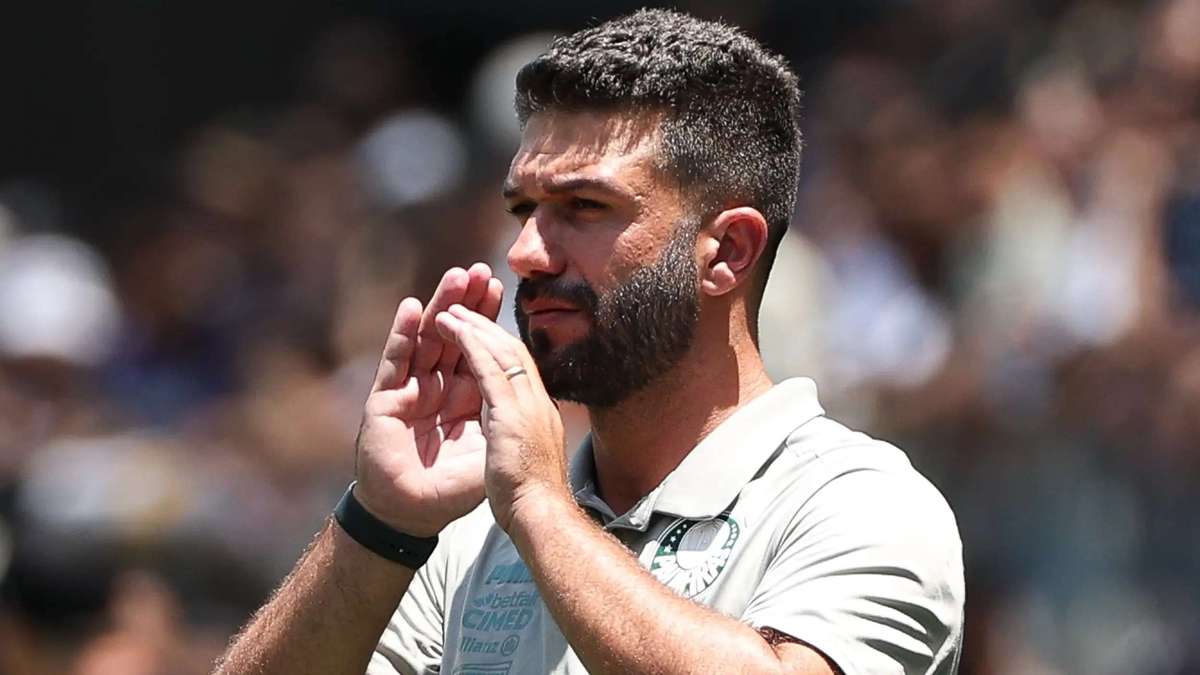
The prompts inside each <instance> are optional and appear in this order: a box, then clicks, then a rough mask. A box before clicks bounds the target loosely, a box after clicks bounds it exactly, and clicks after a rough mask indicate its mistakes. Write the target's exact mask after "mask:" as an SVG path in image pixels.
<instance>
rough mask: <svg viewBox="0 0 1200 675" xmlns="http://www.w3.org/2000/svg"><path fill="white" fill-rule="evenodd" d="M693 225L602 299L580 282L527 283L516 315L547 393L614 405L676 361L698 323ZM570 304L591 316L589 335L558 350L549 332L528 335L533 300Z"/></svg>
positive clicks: (679, 231)
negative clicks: (528, 311) (527, 306)
mask: <svg viewBox="0 0 1200 675" xmlns="http://www.w3.org/2000/svg"><path fill="white" fill-rule="evenodd" d="M695 231H696V230H695V228H694V227H689V226H688V225H686V224H685V225H683V226H681V227H678V228H676V231H675V233H674V234H673V236H672V238H671V241H670V242H669V243H668V244H667V247H666V248H665V249H663V252H662V254H661V255H659V258H658V260H657V261H656V262H655V263H654V264H653V265H650V266H648V267H643V268H642V269H640V270H638V271H637V272H634V274H633V275H632V276H630V277H629V279H627V280H625V281H624V282H622V283H621V284H620V285H618V286H617V287H616V288H613V289H612V290H610V291H608V292H606V293H605V294H604V295H602V296H597V295H596V292H595V291H594V290H592V287H591V286H589V285H588V284H587V282H584V281H582V280H578V281H574V280H566V279H562V278H534V279H522V280H521V281H520V283H519V284H518V285H517V296H516V318H517V328H518V329H519V330H520V332H521V339H522V340H523V341H524V342H525V346H527V347H528V348H529V351H530V353H531V354H532V355H533V359H534V361H535V362H536V363H537V366H538V370H539V371H541V375H542V382H543V383H545V385H546V391H548V392H549V393H550V396H551V397H553V398H555V399H558V400H562V401H574V402H576V403H582V404H584V405H586V406H590V407H595V408H611V407H612V406H614V405H616V404H618V403H620V402H621V401H624V400H625V399H626V398H628V397H629V395H630V394H633V393H634V392H636V391H638V390H640V389H642V388H643V387H645V386H646V385H648V384H650V383H651V382H653V381H654V380H656V379H657V378H659V377H661V376H662V375H663V374H664V373H666V372H668V371H670V370H671V369H672V368H674V367H675V365H676V364H677V363H679V361H680V359H682V358H683V356H684V354H686V353H687V351H688V350H689V349H690V348H691V346H692V341H693V340H694V338H695V335H696V324H697V323H698V322H699V319H700V300H699V297H698V292H699V289H698V283H699V282H698V279H697V274H696V261H695V257H694V256H695V238H694V235H695ZM547 297H548V298H555V299H560V300H564V301H566V302H569V303H571V304H573V305H575V306H576V307H578V308H579V310H580V311H582V312H583V313H584V314H585V315H586V316H589V317H591V319H592V328H591V330H590V331H588V333H587V335H585V336H584V337H582V338H580V339H579V340H576V341H575V342H572V343H570V344H566V345H563V346H561V347H559V348H558V349H555V348H554V347H553V345H552V344H551V342H550V338H549V336H548V335H546V333H545V332H544V331H540V330H539V331H535V332H534V333H533V334H530V332H529V317H528V316H526V315H525V313H524V311H522V309H521V307H522V305H523V303H524V302H526V301H528V300H532V299H534V298H547Z"/></svg>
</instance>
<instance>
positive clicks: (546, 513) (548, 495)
mask: <svg viewBox="0 0 1200 675" xmlns="http://www.w3.org/2000/svg"><path fill="white" fill-rule="evenodd" d="M509 514H510V517H509V523H508V528H506V529H507V530H508V534H509V537H511V538H512V539H513V540H514V542H515V541H516V540H517V539H533V538H536V537H537V533H538V532H540V531H543V530H545V529H546V528H548V527H556V526H559V525H561V524H563V523H565V522H567V521H569V520H570V519H572V518H577V517H580V516H582V515H583V511H582V510H581V509H580V508H579V505H578V504H576V503H575V498H574V496H572V495H571V493H570V492H569V491H566V490H558V489H553V488H551V487H550V486H540V487H530V488H527V489H525V490H524V491H522V492H521V494H520V495H519V496H518V497H516V498H514V499H513V501H512V506H511V508H510V510H509Z"/></svg>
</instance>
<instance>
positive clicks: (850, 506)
mask: <svg viewBox="0 0 1200 675" xmlns="http://www.w3.org/2000/svg"><path fill="white" fill-rule="evenodd" d="M517 89H518V93H517V110H518V114H519V117H520V119H521V121H522V124H523V126H524V135H523V141H522V144H521V147H520V149H519V150H518V152H517V155H516V157H515V158H514V160H513V163H512V166H511V168H510V171H509V175H508V178H507V180H506V182H505V186H504V195H505V198H506V199H507V200H508V204H509V210H510V211H511V213H512V214H513V215H514V217H515V218H516V220H517V221H518V223H519V226H520V232H519V234H518V235H517V239H516V242H515V243H514V244H513V245H512V248H511V250H510V251H509V260H508V262H509V265H510V266H511V267H512V268H513V270H514V271H515V272H516V273H517V274H518V275H519V277H520V280H521V281H520V286H519V288H518V290H517V294H516V300H517V303H516V304H517V314H518V325H519V328H520V333H521V340H517V339H516V338H514V337H512V336H510V335H508V334H507V333H506V332H505V331H504V330H503V329H501V328H499V327H498V326H497V325H496V324H495V323H494V321H493V320H494V319H495V317H496V313H497V311H498V307H499V305H500V295H501V291H502V289H501V287H500V284H499V282H498V281H496V280H495V279H493V278H491V273H490V270H489V269H488V268H487V267H486V266H484V265H475V266H473V267H472V268H471V269H469V270H451V271H450V272H448V273H447V274H446V276H445V277H444V278H443V279H442V282H441V284H440V286H439V287H438V289H437V291H436V292H435V293H434V296H433V298H432V299H431V300H430V302H429V304H428V305H427V306H425V307H422V306H421V303H420V302H418V301H417V300H415V299H412V298H409V299H406V300H404V301H403V302H402V303H401V304H400V307H399V309H398V311H397V313H396V317H395V321H394V324H393V326H392V330H391V333H390V335H389V337H388V340H387V343H386V346H385V347H384V352H383V357H382V359H381V361H380V365H379V371H378V374H377V376H376V378H375V382H374V385H373V387H372V390H371V394H370V396H369V398H368V400H367V403H366V412H365V415H364V421H363V425H362V429H361V432H360V436H359V439H358V447H357V463H356V473H357V483H355V484H354V485H353V486H352V489H351V490H350V491H348V493H347V496H346V497H344V498H343V501H342V503H341V504H339V506H338V509H337V510H336V520H335V522H331V523H330V524H329V525H327V527H326V528H325V530H324V531H323V532H322V533H321V534H320V535H319V536H318V538H317V540H316V541H315V543H314V544H313V545H312V547H311V549H310V550H309V551H308V553H307V554H306V555H305V556H304V558H303V559H302V560H301V562H300V563H299V564H298V566H297V568H296V570H295V571H294V572H293V573H292V575H291V576H290V577H289V579H288V580H287V581H286V582H285V583H284V585H283V587H282V588H281V589H280V590H279V591H278V593H277V594H276V596H275V597H274V598H273V599H272V600H271V601H270V602H269V603H268V604H267V606H266V607H264V608H263V609H262V610H261V611H260V612H259V613H258V615H257V616H256V617H255V618H254V620H253V621H252V622H251V624H250V625H249V626H248V627H247V628H246V629H245V631H243V633H242V634H241V636H239V638H238V639H237V640H236V641H235V643H234V644H233V646H232V647H231V648H230V651H229V653H228V654H227V656H226V658H225V659H224V662H223V664H222V666H221V669H220V672H223V673H362V672H363V671H364V670H366V671H368V672H370V673H430V672H442V673H570V674H575V673H583V672H590V673H650V672H653V673H802V674H806V675H808V674H811V675H816V674H829V673H837V672H842V673H847V674H857V673H939V674H940V673H953V672H954V671H955V669H956V667H957V661H958V649H959V645H960V643H961V635H962V601H963V579H962V562H961V546H960V543H959V539H958V534H957V530H956V525H955V523H954V518H953V515H952V514H951V512H950V510H949V508H948V507H947V505H946V503H945V501H944V500H943V499H942V497H941V495H940V494H939V493H938V492H937V491H936V490H935V489H934V488H933V487H932V486H930V485H929V483H928V482H926V481H925V480H924V479H923V478H921V477H920V475H919V474H917V473H916V472H915V471H914V470H913V468H912V467H911V465H910V464H909V463H908V460H907V459H906V457H905V456H904V454H903V453H902V452H900V451H899V450H896V449H895V448H893V447H891V446H888V445H886V444H883V443H880V442H878V441H874V440H872V439H870V438H868V437H866V436H863V435H861V434H857V433H853V432H851V431H849V430H847V429H845V428H844V427H842V426H840V425H838V424H836V423H835V422H833V421H831V420H829V419H827V418H825V417H824V416H823V412H822V410H821V408H820V407H819V405H818V403H817V400H816V391H815V387H814V386H813V384H812V383H811V382H810V381H807V380H789V381H785V382H782V383H780V384H777V385H773V384H772V383H771V381H770V380H769V379H768V377H767V375H766V373H765V371H764V369H763V365H762V361H761V359H760V357H759V352H758V349H757V345H756V326H755V322H756V315H757V310H758V305H759V302H760V300H761V297H762V293H763V290H764V287H765V284H766V277H767V272H768V270H769V268H770V265H771V261H772V258H773V256H774V252H775V249H776V246H777V245H778V243H779V240H780V238H781V237H782V235H783V232H784V230H785V228H786V227H787V223H788V220H789V217H790V215H791V212H792V207H793V202H794V198H795V185H796V180H797V173H798V170H799V156H800V133H799V128H798V122H797V120H798V113H799V107H800V103H799V98H800V95H799V90H798V87H797V84H796V78H795V76H794V75H793V74H792V73H791V72H790V71H789V70H788V69H787V68H786V66H785V65H784V64H783V62H782V61H781V60H780V59H779V58H777V57H775V56H772V55H770V54H768V53H766V52H765V51H764V50H763V49H762V48H761V47H760V46H759V45H758V44H757V43H755V42H754V41H752V40H750V39H749V38H747V37H745V36H743V35H742V34H740V33H739V32H737V31H736V30H734V29H731V28H728V27H726V26H722V25H718V24H713V23H707V22H702V21H698V20H695V19H692V18H690V17H686V16H683V15H680V14H676V13H671V12H664V11H641V12H638V13H636V14H634V15H632V16H629V17H625V18H621V19H617V20H615V21H611V22H609V23H606V24H603V25H601V26H598V27H596V28H592V29H588V30H584V31H582V32H580V33H577V34H575V35H571V36H568V37H565V38H561V39H559V40H557V41H556V42H555V43H554V44H553V45H552V46H551V48H550V50H549V51H548V53H546V54H545V55H543V56H541V57H539V58H538V59H536V60H535V61H533V62H532V63H530V64H529V65H527V66H526V67H525V68H524V69H523V70H522V71H521V73H520V74H519V76H518V78H517ZM555 399H559V400H564V399H565V400H573V401H579V402H582V403H584V404H585V405H587V407H588V411H589V415H590V418H591V423H592V434H591V437H590V439H589V441H588V442H587V443H585V444H584V447H583V448H582V449H581V450H580V451H579V452H578V453H576V455H575V456H574V458H573V459H572V461H571V463H570V467H569V468H568V462H567V459H566V451H565V449H564V448H563V430H562V423H561V420H560V417H559V414H558V411H557V409H556V407H555V405H554V403H553V401H554V400H555ZM484 497H486V498H487V503H486V505H484V506H479V505H480V502H481V500H483V499H484ZM435 535H440V542H441V543H440V544H438V545H437V547H436V549H434V550H433V553H432V557H430V556H429V550H430V549H431V548H432V547H433V544H434V541H433V540H432V539H431V537H433V536H435ZM397 605H398V608H397ZM381 635H382V637H381Z"/></svg>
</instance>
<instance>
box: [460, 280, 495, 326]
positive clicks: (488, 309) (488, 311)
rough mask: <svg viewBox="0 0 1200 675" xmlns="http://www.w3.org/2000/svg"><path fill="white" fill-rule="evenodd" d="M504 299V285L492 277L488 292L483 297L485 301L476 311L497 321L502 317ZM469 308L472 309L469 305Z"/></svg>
mask: <svg viewBox="0 0 1200 675" xmlns="http://www.w3.org/2000/svg"><path fill="white" fill-rule="evenodd" d="M503 299H504V283H503V282H501V281H500V280H499V279H497V278H496V277H492V278H491V279H488V285H487V291H486V292H485V293H484V295H483V300H481V301H480V302H479V308H478V309H476V310H475V311H477V312H479V313H480V314H482V315H484V316H486V317H487V318H488V319H490V320H492V321H495V320H496V318H497V317H498V316H500V305H501V304H502V301H503ZM467 307H470V305H467Z"/></svg>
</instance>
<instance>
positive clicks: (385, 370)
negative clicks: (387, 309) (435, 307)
mask: <svg viewBox="0 0 1200 675" xmlns="http://www.w3.org/2000/svg"><path fill="white" fill-rule="evenodd" d="M420 322H421V301H420V300H418V299H416V298H405V299H404V300H402V301H401V302H400V306H399V307H397V308H396V316H395V318H394V319H393V320H392V330H391V331H389V332H388V337H387V341H386V342H385V343H384V345H383V354H382V355H381V356H380V358H379V367H378V368H376V370H375V382H374V383H373V384H372V386H371V391H379V390H380V389H393V388H395V387H398V386H400V385H401V384H403V383H404V381H405V380H406V379H408V374H409V373H410V372H411V370H412V356H413V351H414V350H415V349H416V344H417V327H418V326H419V325H420Z"/></svg>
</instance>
